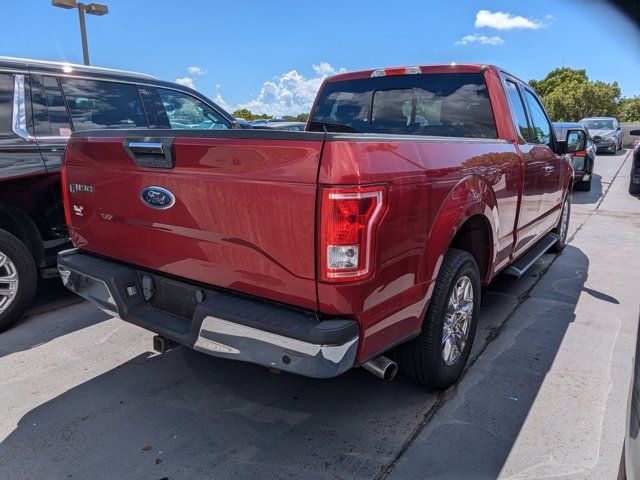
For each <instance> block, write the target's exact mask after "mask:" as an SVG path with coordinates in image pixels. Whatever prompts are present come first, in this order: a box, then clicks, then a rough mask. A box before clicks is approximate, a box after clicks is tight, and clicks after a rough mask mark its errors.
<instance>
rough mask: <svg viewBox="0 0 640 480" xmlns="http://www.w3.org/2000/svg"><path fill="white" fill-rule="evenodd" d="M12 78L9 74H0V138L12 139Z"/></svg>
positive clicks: (13, 80) (13, 81)
mask: <svg viewBox="0 0 640 480" xmlns="http://www.w3.org/2000/svg"><path fill="white" fill-rule="evenodd" d="M14 83H15V79H14V76H13V75H12V74H10V73H0V138H11V137H14V136H15V134H14V133H13V129H12V128H11V122H12V117H11V115H12V112H13V85H14Z"/></svg>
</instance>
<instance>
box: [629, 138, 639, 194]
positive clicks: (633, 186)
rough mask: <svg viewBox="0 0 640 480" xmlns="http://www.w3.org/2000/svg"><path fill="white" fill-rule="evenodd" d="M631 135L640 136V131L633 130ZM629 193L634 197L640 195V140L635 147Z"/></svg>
mask: <svg viewBox="0 0 640 480" xmlns="http://www.w3.org/2000/svg"><path fill="white" fill-rule="evenodd" d="M631 135H640V130H632V131H631ZM629 193H633V194H634V195H635V194H638V193H640V140H637V141H636V142H635V145H634V146H633V155H632V157H631V178H630V179H629Z"/></svg>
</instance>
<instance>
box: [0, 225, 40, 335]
mask: <svg viewBox="0 0 640 480" xmlns="http://www.w3.org/2000/svg"><path fill="white" fill-rule="evenodd" d="M37 284H38V272H37V270H36V264H35V261H34V259H33V256H32V255H31V252H30V251H29V249H28V248H27V247H26V246H25V244H24V243H22V242H21V241H20V240H18V239H17V238H16V237H14V236H13V235H11V234H10V233H7V232H5V231H2V230H0V332H1V331H3V330H6V329H7V328H9V327H10V326H11V325H12V324H13V323H14V322H15V321H16V320H18V319H19V318H20V316H21V315H22V314H23V313H24V312H25V310H26V309H27V307H28V306H29V304H30V303H31V300H32V299H33V296H34V294H35V292H36V286H37Z"/></svg>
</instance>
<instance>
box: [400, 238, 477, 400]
mask: <svg viewBox="0 0 640 480" xmlns="http://www.w3.org/2000/svg"><path fill="white" fill-rule="evenodd" d="M479 309H480V272H479V271H478V266H477V265H476V261H475V259H474V258H473V257H472V256H471V255H470V254H469V253H467V252H465V251H462V250H457V249H450V250H449V251H448V252H447V254H446V255H445V257H444V261H443V263H442V266H441V267H440V273H439V274H438V278H437V279H436V285H435V288H434V290H433V295H432V297H431V300H430V301H429V307H428V308H427V314H426V315H425V318H424V322H423V324H422V333H421V334H420V335H419V336H418V337H417V338H415V339H413V340H411V341H409V342H407V343H405V344H404V345H401V346H400V347H399V348H398V350H399V351H398V358H399V360H400V368H401V369H402V371H403V372H404V373H405V374H406V375H407V377H409V379H411V380H412V381H413V382H414V383H417V384H419V385H422V386H424V387H426V388H427V389H428V390H442V389H445V388H447V387H449V386H450V385H452V384H453V383H454V382H455V381H456V380H458V378H460V375H461V374H462V371H463V369H464V366H465V365H466V363H467V359H468V358H469V353H470V352H471V346H472V345H473V339H474V338H475V334H476V327H477V320H478V311H479Z"/></svg>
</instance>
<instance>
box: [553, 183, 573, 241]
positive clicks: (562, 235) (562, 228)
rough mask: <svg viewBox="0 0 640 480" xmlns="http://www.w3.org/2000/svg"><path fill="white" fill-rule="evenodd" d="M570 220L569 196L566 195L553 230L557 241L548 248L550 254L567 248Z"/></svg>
mask: <svg viewBox="0 0 640 480" xmlns="http://www.w3.org/2000/svg"><path fill="white" fill-rule="evenodd" d="M570 219H571V194H569V193H567V195H566V197H565V198H564V202H563V203H562V213H561V214H560V221H559V222H558V226H556V228H555V229H554V230H553V233H555V234H556V235H557V236H558V240H557V241H556V243H554V244H553V246H552V247H551V248H550V250H551V251H552V252H557V253H559V252H561V251H562V250H564V247H566V246H567V236H568V233H569V220H570Z"/></svg>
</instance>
